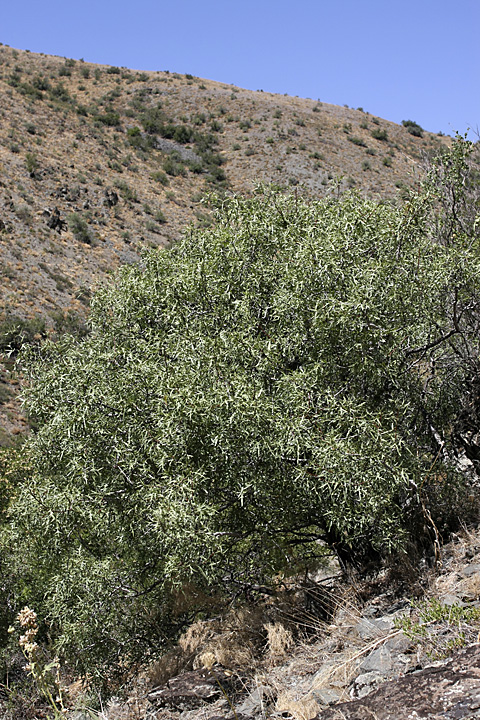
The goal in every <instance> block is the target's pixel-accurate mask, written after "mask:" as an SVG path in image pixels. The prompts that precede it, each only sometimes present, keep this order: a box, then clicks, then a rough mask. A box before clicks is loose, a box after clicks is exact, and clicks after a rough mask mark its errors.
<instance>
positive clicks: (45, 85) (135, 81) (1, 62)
mask: <svg viewBox="0 0 480 720" xmlns="http://www.w3.org/2000/svg"><path fill="white" fill-rule="evenodd" d="M0 97H1V98H2V104H1V111H0V112H1V116H2V123H1V126H0V167H1V171H2V172H1V179H0V243H1V265H0V271H1V275H2V283H1V287H0V313H1V316H0V318H1V321H2V323H3V324H2V326H1V327H2V338H3V340H2V342H3V346H4V349H5V346H8V344H9V343H10V342H11V339H12V327H13V330H14V331H15V330H18V322H17V320H18V318H20V319H21V320H26V321H27V323H26V324H25V325H24V326H23V327H22V328H21V332H22V333H23V336H24V337H25V336H26V337H29V338H32V337H34V336H35V334H37V335H38V334H40V335H41V334H45V333H46V332H50V331H51V329H52V328H56V329H57V330H59V331H62V330H64V329H69V330H74V331H75V330H78V328H79V326H80V328H81V324H82V321H83V319H84V318H85V315H86V314H87V309H88V304H89V299H90V296H91V289H92V287H95V286H96V285H97V284H98V283H101V282H102V280H103V279H104V278H105V277H106V276H107V275H109V274H110V273H111V272H112V271H113V270H114V269H115V268H116V267H117V266H118V265H120V264H123V263H135V262H137V261H138V260H139V254H140V252H141V249H142V247H144V246H146V247H152V246H153V247H155V246H165V245H167V244H168V243H169V242H172V241H174V240H175V239H176V238H178V237H179V235H180V234H181V233H182V232H183V230H184V229H185V227H186V226H188V225H189V224H190V223H195V224H198V223H200V224H202V223H203V224H204V223H208V221H209V220H208V211H207V210H206V209H205V206H204V205H203V204H202V198H203V197H204V195H205V194H206V193H208V192H211V191H212V190H214V191H220V192H234V193H242V194H248V193H251V192H252V189H253V188H254V186H255V183H257V182H259V181H260V182H263V183H274V184H276V185H279V186H283V187H286V188H290V189H291V188H292V187H296V186H298V188H299V190H301V192H302V194H303V195H309V196H312V197H319V196H323V195H325V194H327V193H328V192H333V191H338V190H337V188H338V185H337V184H336V183H337V181H338V180H339V183H340V187H341V188H342V187H343V188H346V187H354V188H357V189H358V190H359V191H360V192H362V193H366V194H368V195H372V196H377V197H382V198H395V197H396V196H398V195H399V193H400V192H401V190H402V188H404V187H405V186H409V185H411V184H413V183H414V181H415V178H416V177H417V174H418V169H419V165H420V163H421V159H422V156H425V155H426V154H428V153H431V152H432V151H435V150H437V149H438V147H439V146H440V145H441V144H442V143H448V141H449V139H448V138H439V137H437V136H436V135H432V134H429V133H424V132H423V131H422V130H421V129H420V128H418V126H416V124H415V123H413V124H411V125H410V126H409V127H403V126H399V125H396V124H394V123H391V122H387V121H384V120H381V119H380V118H376V117H373V116H371V115H369V114H368V113H367V112H364V111H363V110H362V109H357V110H353V109H350V108H346V107H337V106H334V105H328V104H325V103H322V102H319V101H313V100H309V99H301V98H292V97H287V96H279V95H273V94H270V93H264V92H262V91H258V92H252V91H248V90H242V89H240V88H237V87H234V86H231V85H224V84H222V83H216V82H212V81H209V80H202V79H200V78H196V77H193V76H191V75H178V74H175V73H170V72H168V71H163V72H149V73H145V72H135V71H130V70H127V69H125V68H117V67H109V66H97V65H92V64H89V63H85V62H83V61H75V60H69V59H65V58H59V57H52V56H47V55H37V54H33V53H30V52H28V51H18V50H14V49H11V48H9V47H5V46H2V47H0ZM43 323H45V325H44V324H43ZM8 332H10V334H9V335H8V336H7V338H6V340H5V337H6V333H8ZM14 334H15V333H14ZM17 334H18V333H17ZM2 380H3V381H4V382H2V384H1V385H0V391H1V393H0V402H2V401H3V404H2V405H1V406H0V408H1V409H0V428H1V429H0V436H1V437H0V443H3V444H5V443H7V444H8V443H9V442H11V433H12V432H13V433H16V432H19V431H20V430H22V428H23V427H24V423H23V421H22V419H21V417H20V416H19V415H18V412H17V410H16V404H15V401H14V400H12V397H11V387H12V386H11V381H10V380H9V378H8V373H6V370H5V369H4V371H3V374H2ZM5 383H6V384H5Z"/></svg>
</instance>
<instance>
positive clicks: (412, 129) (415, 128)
mask: <svg viewBox="0 0 480 720" xmlns="http://www.w3.org/2000/svg"><path fill="white" fill-rule="evenodd" d="M402 125H403V127H405V128H407V132H409V133H410V135H414V136H415V137H423V128H422V127H421V126H420V125H419V124H418V123H416V122H414V121H413V120H402Z"/></svg>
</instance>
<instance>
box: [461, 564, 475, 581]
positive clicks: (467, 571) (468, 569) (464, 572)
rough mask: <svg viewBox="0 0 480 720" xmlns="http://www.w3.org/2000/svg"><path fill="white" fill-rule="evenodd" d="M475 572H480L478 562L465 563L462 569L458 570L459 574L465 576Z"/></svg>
mask: <svg viewBox="0 0 480 720" xmlns="http://www.w3.org/2000/svg"><path fill="white" fill-rule="evenodd" d="M477 573H480V565H479V564H478V563H473V564H472V565H467V566H466V567H464V568H463V570H460V575H462V577H466V578H467V577H471V576H472V575H476V574H477Z"/></svg>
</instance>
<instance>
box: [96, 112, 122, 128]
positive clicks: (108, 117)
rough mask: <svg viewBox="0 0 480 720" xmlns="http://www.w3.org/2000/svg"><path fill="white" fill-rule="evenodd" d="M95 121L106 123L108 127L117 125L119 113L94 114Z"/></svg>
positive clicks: (118, 123)
mask: <svg viewBox="0 0 480 720" xmlns="http://www.w3.org/2000/svg"><path fill="white" fill-rule="evenodd" d="M95 121H96V122H99V123H102V125H108V126H109V127H118V126H119V125H120V115H119V114H118V113H117V112H113V111H110V112H106V113H104V114H99V115H96V116H95Z"/></svg>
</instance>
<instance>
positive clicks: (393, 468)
mask: <svg viewBox="0 0 480 720" xmlns="http://www.w3.org/2000/svg"><path fill="white" fill-rule="evenodd" d="M462 148H463V152H464V153H465V154H467V152H468V151H469V146H462ZM454 151H455V150H454ZM436 208H437V204H436V200H435V196H434V195H433V194H432V192H431V190H428V189H426V190H425V191H422V192H421V193H420V194H418V195H412V197H411V198H410V199H409V201H408V202H406V203H405V205H404V206H402V207H400V208H397V207H394V206H393V205H388V204H386V203H378V202H374V201H370V200H365V199H362V198H360V197H358V196H357V195H355V194H347V195H345V196H344V197H343V198H341V199H337V200H333V199H326V200H322V201H319V202H312V203H307V202H303V201H300V200H298V199H297V198H296V197H284V196H282V195H281V194H279V193H277V192H274V191H271V190H265V191H263V192H259V193H258V194H257V195H256V196H254V197H253V198H251V199H248V200H242V199H238V198H234V197H231V198H226V199H224V200H222V201H219V208H218V212H217V220H216V223H215V225H214V226H213V227H212V228H211V229H208V230H193V229H192V230H190V231H189V232H188V233H187V234H186V235H185V237H184V238H183V240H181V241H180V242H178V243H177V244H175V245H173V246H172V247H171V248H170V249H169V250H166V251H165V250H162V251H154V252H150V253H148V254H147V255H146V256H145V258H144V262H143V264H142V265H141V266H139V267H125V268H123V269H122V270H121V271H120V272H119V274H118V275H117V277H116V279H115V282H114V283H112V284H111V285H110V286H109V287H107V288H105V289H103V290H101V291H99V292H98V293H97V294H96V296H95V297H94V299H93V302H92V310H91V321H90V322H91V330H92V332H91V334H90V335H89V336H87V337H85V338H82V339H73V338H71V337H66V338H64V339H63V340H61V341H59V342H57V343H55V344H54V343H51V342H47V343H45V345H44V346H43V347H42V348H41V349H38V348H32V349H30V351H28V353H27V355H26V367H27V370H28V372H29V377H30V387H29V388H28V390H27V392H26V394H25V402H26V407H27V410H28V412H29V413H30V415H31V416H32V417H33V418H34V419H35V422H36V424H37V426H38V428H39V429H38V431H37V432H36V434H35V435H34V436H33V437H32V438H31V440H30V441H29V443H28V450H27V452H28V455H29V458H30V463H31V466H32V468H33V477H32V476H29V477H28V479H27V480H26V481H25V482H24V483H23V484H20V487H19V489H18V493H17V497H16V499H15V502H14V503H13V505H12V510H11V526H10V529H9V533H10V534H9V538H10V540H9V542H10V546H12V545H14V546H15V547H18V548H20V550H19V552H21V554H22V560H23V562H24V564H25V567H26V568H28V570H27V574H28V577H29V580H28V583H29V587H30V588H32V590H31V592H32V593H33V595H35V594H36V609H37V611H38V612H39V613H41V614H42V615H43V617H48V618H49V619H50V623H51V625H52V628H53V629H52V633H53V634H55V636H56V638H57V641H56V642H57V646H58V648H59V650H60V651H64V652H65V653H67V654H69V655H70V658H71V659H72V660H73V661H74V662H75V663H76V664H77V667H78V668H79V669H83V670H85V669H89V670H90V671H91V670H92V669H93V668H94V667H95V666H96V667H97V669H98V668H99V666H98V665H97V663H98V662H99V661H102V662H106V663H110V664H112V663H115V662H123V663H124V662H125V661H126V660H128V659H135V658H138V657H140V656H143V655H145V653H148V652H151V651H152V650H154V649H156V650H158V647H159V646H160V645H161V643H162V642H163V641H165V640H166V639H168V637H170V636H171V635H172V634H174V633H175V632H177V631H178V629H179V628H180V627H181V626H182V624H183V623H185V622H186V621H188V619H189V618H191V617H192V613H194V612H195V611H197V610H198V608H199V607H201V604H202V602H203V601H204V600H205V598H206V596H208V595H212V594H215V593H219V592H220V593H223V594H227V595H229V596H230V597H233V596H235V595H236V594H237V593H238V592H239V591H241V590H242V589H245V588H249V589H250V590H251V589H252V588H255V587H258V585H259V584H261V583H272V582H273V580H274V578H275V577H278V574H279V573H290V574H292V573H295V572H296V571H297V570H298V569H299V568H301V567H303V568H305V567H309V566H312V565H313V564H315V563H318V562H319V561H320V559H321V557H322V555H324V554H325V553H328V552H336V553H337V554H338V556H339V557H340V559H341V560H342V562H344V563H348V562H363V561H365V560H368V559H372V558H374V559H378V558H381V557H386V556H388V555H389V554H391V553H393V552H395V551H400V550H401V549H402V548H405V547H406V545H407V543H408V542H411V541H412V538H413V536H414V534H415V533H416V534H417V540H419V541H424V540H425V536H424V534H423V535H422V532H423V531H422V528H423V527H424V525H425V523H426V524H427V525H428V526H429V528H430V530H431V531H432V535H433V533H437V532H441V530H442V528H446V527H448V524H449V523H450V522H451V521H452V518H453V519H454V518H455V515H456V513H457V514H458V512H459V508H461V512H462V513H466V512H467V509H468V508H467V506H466V505H465V504H464V505H462V504H461V503H465V502H466V501H465V500H464V497H463V495H462V480H461V478H460V476H459V473H458V467H457V463H456V456H455V452H456V448H455V447H454V444H453V440H452V437H453V435H452V428H453V427H454V424H455V419H456V417H457V415H458V411H459V408H460V407H461V406H462V402H463V400H464V393H465V387H466V382H467V380H468V377H469V373H471V367H470V366H468V364H466V363H465V362H464V358H463V357H462V352H461V348H462V346H463V343H464V342H465V338H466V337H467V336H468V342H469V343H470V348H471V353H470V356H471V358H473V357H474V356H475V361H477V358H478V336H477V338H475V337H473V335H472V334H471V332H470V329H469V327H468V325H465V326H464V325H462V323H464V320H465V318H466V317H467V315H468V312H470V310H469V308H471V307H472V304H474V303H477V297H478V292H479V290H480V288H479V282H480V259H479V255H478V249H477V247H476V246H473V245H472V244H471V243H470V244H469V243H466V242H464V235H463V234H462V233H461V231H460V230H458V234H457V236H456V239H455V241H452V242H450V243H442V242H437V240H436V238H435V237H433V231H434V229H435V227H436V225H435V223H432V214H433V213H434V212H436ZM466 508H467V509H466ZM419 519H420V520H421V522H420V521H419ZM427 534H428V533H427ZM182 593H183V600H181V601H180V598H181V597H182Z"/></svg>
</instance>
